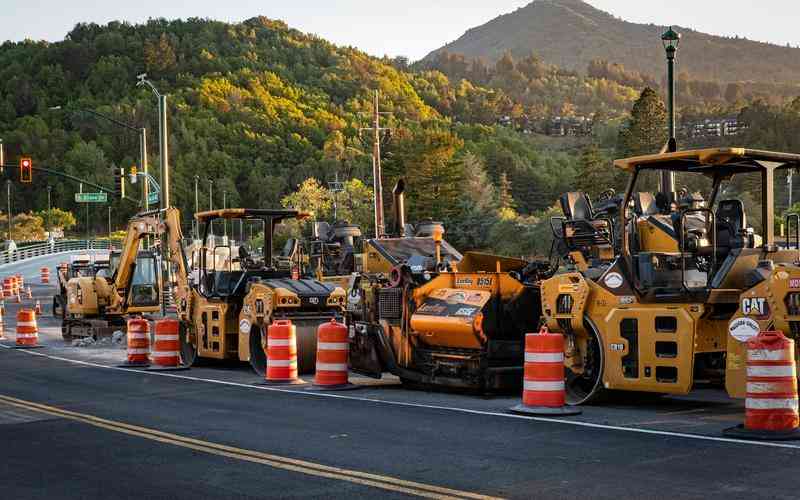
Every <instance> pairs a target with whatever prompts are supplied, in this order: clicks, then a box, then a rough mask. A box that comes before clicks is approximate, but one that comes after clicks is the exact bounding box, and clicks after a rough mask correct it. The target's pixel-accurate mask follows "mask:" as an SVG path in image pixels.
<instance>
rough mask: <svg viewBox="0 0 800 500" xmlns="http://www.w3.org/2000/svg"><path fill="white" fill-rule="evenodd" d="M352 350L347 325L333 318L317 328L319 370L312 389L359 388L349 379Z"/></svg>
mask: <svg viewBox="0 0 800 500" xmlns="http://www.w3.org/2000/svg"><path fill="white" fill-rule="evenodd" d="M349 351H350V344H349V342H348V335H347V327H346V326H344V325H343V324H342V323H339V322H337V321H336V318H333V319H331V320H330V322H328V323H323V324H321V325H319V328H317V370H316V373H315V375H314V385H312V386H311V387H309V388H308V390H310V391H346V390H351V389H358V388H359V386H357V385H354V384H351V383H350V382H349V381H348V379H347V374H348V373H347V356H348V354H349Z"/></svg>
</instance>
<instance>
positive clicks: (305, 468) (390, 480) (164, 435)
mask: <svg viewBox="0 0 800 500" xmlns="http://www.w3.org/2000/svg"><path fill="white" fill-rule="evenodd" d="M0 401H2V402H4V403H7V404H9V405H12V406H16V407H18V408H23V409H27V410H32V411H36V412H39V413H45V414H48V415H53V416H56V417H61V418H66V419H69V420H74V421H77V422H82V423H85V424H88V425H92V426H95V427H99V428H102V429H107V430H110V431H114V432H119V433H123V434H128V435H131V436H137V437H142V438H145V439H150V440H152V441H157V442H159V443H165V444H171V445H174V446H181V447H184V448H189V449H192V450H196V451H202V452H205V453H210V454H214V455H219V456H224V457H228V458H234V459H238V460H244V461H248V462H254V463H259V464H263V465H268V466H270V467H274V468H276V469H282V470H288V471H292V472H299V473H302V474H308V475H312V476H317V477H323V478H327V479H335V480H340V481H347V482H350V483H354V484H359V485H363V486H371V487H374V488H380V489H384V490H389V491H394V492H399V493H405V494H408V495H414V496H419V497H425V498H459V499H475V500H489V499H494V498H496V497H491V496H486V495H480V494H477V493H472V492H468V491H460V490H455V489H450V488H444V487H441V486H434V485H429V484H424V483H417V482H414V481H407V480H403V479H399V478H394V477H391V476H383V475H380V474H371V473H368V472H361V471H357V470H351V469H343V468H339V467H332V466H328V465H323V464H317V463H314V462H308V461H305V460H298V459H294V458H288V457H282V456H279V455H273V454H269V453H263V452H260V451H255V450H247V449H242V448H236V447H233V446H227V445H223V444H219V443H213V442H209V441H203V440H200V439H194V438H190V437H186V436H180V435H177V434H171V433H168V432H163V431H159V430H156V429H150V428H147V427H140V426H136V425H131V424H126V423H124V422H119V421H115V420H107V419H104V418H100V417H95V416H94V415H87V414H84V413H78V412H74V411H70V410H65V409H62V408H57V407H54V406H48V405H44V404H41V403H34V402H32V401H26V400H23V399H17V398H13V397H10V396H4V395H0Z"/></svg>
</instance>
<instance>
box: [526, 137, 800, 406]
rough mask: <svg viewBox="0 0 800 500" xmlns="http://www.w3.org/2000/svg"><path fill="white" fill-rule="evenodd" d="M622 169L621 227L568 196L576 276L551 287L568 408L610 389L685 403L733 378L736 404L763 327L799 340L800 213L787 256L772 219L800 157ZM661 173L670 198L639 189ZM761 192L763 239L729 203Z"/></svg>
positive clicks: (700, 153)
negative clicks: (625, 179)
mask: <svg viewBox="0 0 800 500" xmlns="http://www.w3.org/2000/svg"><path fill="white" fill-rule="evenodd" d="M614 164H615V166H616V167H617V168H620V169H622V170H624V171H625V172H627V173H629V174H630V180H629V183H628V187H627V189H626V192H625V194H624V196H623V199H622V202H621V204H620V205H619V206H620V217H619V221H620V222H619V224H622V227H619V228H616V229H612V228H611V227H609V222H608V221H607V220H605V218H604V217H596V214H595V213H594V212H593V211H592V210H591V207H590V206H589V205H588V203H587V199H586V197H585V196H582V195H579V194H577V193H574V194H573V196H568V197H565V198H564V207H565V213H564V222H565V224H566V225H565V227H567V226H570V227H571V228H572V229H574V230H573V231H563V232H562V233H561V234H562V239H563V241H562V243H563V245H564V246H565V247H566V248H567V249H568V253H569V255H570V260H569V262H570V263H571V265H570V266H569V267H568V268H567V269H566V270H564V271H563V272H561V273H559V274H556V275H554V276H553V277H551V278H549V279H547V280H544V281H543V282H542V284H541V293H542V315H543V321H544V323H545V324H546V326H547V327H549V328H550V330H551V331H556V332H561V333H563V334H564V335H565V340H566V342H565V381H566V390H567V401H568V402H569V403H570V404H582V403H588V402H591V401H594V400H597V399H598V398H600V397H601V396H602V395H603V394H604V393H606V392H607V391H635V392H650V393H660V394H686V393H688V392H689V391H690V390H691V389H692V388H693V386H694V385H695V384H696V383H698V382H700V381H709V382H713V381H718V382H720V383H722V381H723V380H724V385H725V388H726V390H727V392H728V394H729V395H730V396H732V397H744V395H745V392H746V390H745V389H746V384H745V374H746V367H745V361H746V344H745V342H746V340H747V339H749V338H751V337H752V336H753V335H755V334H757V333H758V332H759V331H763V330H781V331H783V332H784V333H786V334H787V335H789V336H790V337H793V338H797V336H798V335H800V267H799V266H800V227H799V226H798V222H800V216H798V215H796V214H795V215H791V216H789V217H788V218H787V221H786V223H787V227H789V226H792V227H794V228H795V231H794V233H793V234H794V239H792V238H791V237H790V238H789V244H788V245H784V246H783V247H780V246H779V245H778V244H777V243H776V238H775V214H774V204H775V198H774V196H775V189H774V188H775V184H774V183H775V177H776V175H778V174H779V173H781V172H783V173H785V172H787V171H788V169H796V168H798V167H800V155H797V154H788V153H776V152H769V151H760V150H752V149H744V148H717V149H701V150H688V151H679V152H669V153H662V154H654V155H646V156H639V157H634V158H626V159H621V160H616V161H615V162H614ZM654 173H658V174H660V175H661V177H662V183H661V186H662V187H661V191H660V192H658V193H656V194H653V193H651V192H649V191H646V190H642V191H640V189H642V188H641V187H640V186H641V181H642V180H646V179H648V178H649V177H652V175H653V174H654ZM674 175H677V176H679V177H680V178H681V179H682V182H685V183H686V184H688V185H691V186H694V187H696V188H699V189H698V190H697V191H693V190H692V189H689V188H686V189H682V190H680V191H677V192H676V191H675V189H674V181H667V182H666V183H665V182H663V179H665V178H666V179H670V178H673V176H674ZM743 179H744V180H743ZM747 179H750V181H749V183H744V182H745V181H746V180H747ZM753 185H760V189H759V188H756V189H757V190H758V192H757V193H753V194H755V195H756V196H757V198H756V199H758V200H759V202H758V204H759V205H760V206H758V207H757V208H758V209H757V210H756V207H755V206H753V207H752V208H753V210H752V211H751V212H750V216H751V218H754V219H759V218H760V222H761V223H760V226H761V227H760V228H759V229H760V232H757V231H755V230H754V229H753V228H752V227H750V226H749V225H748V223H747V220H748V219H747V214H746V209H745V203H744V202H743V201H742V199H739V198H738V197H735V196H731V193H734V192H736V191H737V190H738V191H739V192H740V193H743V194H745V196H744V198H745V201H750V200H751V199H752V198H751V197H750V195H749V194H748V193H749V192H752V191H755V190H754V189H753V188H752V186H753ZM665 187H666V189H665ZM701 190H702V191H705V197H704V196H703V194H702V193H701V192H700V191H701ZM753 212H755V213H753ZM615 231H617V232H618V233H619V234H621V236H622V238H621V241H620V242H619V249H620V251H619V252H618V253H617V254H616V255H614V253H615V252H613V251H611V250H610V249H611V248H613V247H614V245H613V242H611V241H610V238H609V234H614V232H615ZM790 234H792V233H791V231H790Z"/></svg>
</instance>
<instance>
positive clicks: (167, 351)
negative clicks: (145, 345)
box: [148, 318, 189, 370]
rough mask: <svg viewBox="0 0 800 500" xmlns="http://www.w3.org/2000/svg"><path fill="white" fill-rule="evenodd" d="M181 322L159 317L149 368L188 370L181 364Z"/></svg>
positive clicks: (154, 331) (154, 330)
mask: <svg viewBox="0 0 800 500" xmlns="http://www.w3.org/2000/svg"><path fill="white" fill-rule="evenodd" d="M180 329H181V323H180V321H178V320H177V319H174V318H165V319H159V320H157V321H156V322H155V328H154V329H153V352H152V353H150V359H151V361H152V364H151V366H150V368H148V370H187V369H188V368H189V367H188V366H183V365H181V341H180Z"/></svg>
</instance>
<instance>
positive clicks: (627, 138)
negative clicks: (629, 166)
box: [617, 87, 667, 157]
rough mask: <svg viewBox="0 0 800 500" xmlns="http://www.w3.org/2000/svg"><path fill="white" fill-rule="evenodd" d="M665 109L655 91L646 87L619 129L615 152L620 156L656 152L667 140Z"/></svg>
mask: <svg viewBox="0 0 800 500" xmlns="http://www.w3.org/2000/svg"><path fill="white" fill-rule="evenodd" d="M666 124H667V110H666V108H665V107H664V103H663V102H662V101H661V98H660V97H659V96H658V94H656V92H655V91H654V90H653V89H651V88H650V87H646V88H645V89H644V90H643V91H642V93H641V95H640V96H639V99H638V100H637V101H636V102H635V103H634V104H633V109H632V110H631V116H630V118H629V119H628V121H627V122H626V123H625V125H624V126H623V127H622V128H621V129H620V132H619V139H618V141H617V154H618V155H619V156H621V157H627V156H637V155H644V154H654V153H658V152H659V151H660V150H661V148H662V147H663V146H664V144H665V143H666V142H667V125H666Z"/></svg>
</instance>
